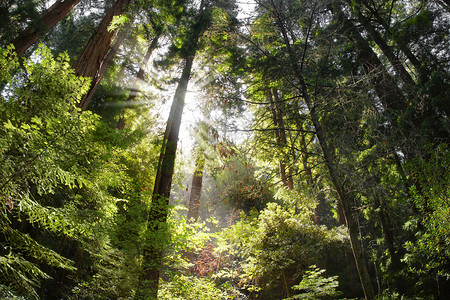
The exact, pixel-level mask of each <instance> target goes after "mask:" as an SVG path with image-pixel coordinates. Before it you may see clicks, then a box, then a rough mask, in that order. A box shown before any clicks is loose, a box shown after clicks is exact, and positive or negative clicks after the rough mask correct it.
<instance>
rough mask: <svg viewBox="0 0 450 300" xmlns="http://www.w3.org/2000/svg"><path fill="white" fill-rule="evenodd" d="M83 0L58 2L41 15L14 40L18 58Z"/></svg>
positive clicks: (58, 0) (60, 0) (59, 0)
mask: <svg viewBox="0 0 450 300" xmlns="http://www.w3.org/2000/svg"><path fill="white" fill-rule="evenodd" d="M80 1H81V0H65V1H64V0H57V1H56V2H55V3H54V4H53V5H52V6H50V8H49V9H47V10H46V11H45V12H44V13H43V14H41V18H40V20H38V21H37V22H35V23H33V24H31V25H30V26H28V27H27V28H26V29H25V30H24V31H22V32H21V33H19V36H18V37H16V38H15V39H14V42H13V44H14V47H15V50H16V53H17V55H18V56H22V55H23V53H24V52H25V51H26V50H27V49H28V48H29V47H30V46H31V45H33V44H34V43H36V41H38V40H39V39H40V38H41V36H42V35H43V34H44V33H45V32H46V31H47V30H49V29H50V28H52V27H53V26H55V25H56V24H57V23H58V22H59V21H61V19H63V18H64V17H65V16H66V15H67V14H68V13H69V12H70V11H71V10H72V8H73V7H74V6H75V5H77V4H78V3H79V2H80Z"/></svg>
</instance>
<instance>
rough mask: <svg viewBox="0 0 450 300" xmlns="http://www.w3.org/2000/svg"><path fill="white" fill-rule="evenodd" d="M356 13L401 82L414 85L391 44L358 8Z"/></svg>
mask: <svg viewBox="0 0 450 300" xmlns="http://www.w3.org/2000/svg"><path fill="white" fill-rule="evenodd" d="M350 3H351V1H350ZM356 15H357V17H358V20H359V21H360V22H361V24H362V25H363V26H364V28H365V29H366V30H367V32H368V33H369V34H370V36H371V37H372V39H373V40H374V41H375V43H377V45H378V47H380V49H381V51H382V52H383V54H384V55H385V56H386V58H387V59H388V60H389V62H390V63H391V65H392V67H393V68H394V70H395V72H396V73H397V75H398V76H399V77H400V79H401V80H402V81H403V83H405V84H407V85H408V86H415V84H416V83H415V82H414V79H413V78H412V77H411V75H410V74H409V73H408V71H406V69H405V67H404V66H403V64H402V62H401V61H400V60H399V58H398V57H397V56H396V55H395V53H394V51H393V50H392V48H391V46H389V45H388V44H387V42H386V40H385V39H384V38H383V37H382V36H381V35H380V33H379V32H378V31H377V30H376V29H375V28H374V27H373V26H372V24H371V23H370V21H369V20H368V19H367V18H366V17H365V16H364V15H363V14H362V13H361V10H360V9H358V10H357V11H356Z"/></svg>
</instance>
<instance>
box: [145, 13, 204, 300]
mask: <svg viewBox="0 0 450 300" xmlns="http://www.w3.org/2000/svg"><path fill="white" fill-rule="evenodd" d="M207 14H208V11H207V10H206V9H205V7H203V5H202V6H201V7H200V10H199V15H198V17H197V20H196V22H195V23H194V24H193V25H192V28H191V34H190V35H188V39H187V40H186V41H185V45H184V47H183V49H182V50H183V53H184V56H185V57H184V67H183V72H182V74H181V77H180V79H179V81H178V86H177V89H176V91H175V95H174V99H173V102H172V107H171V110H170V113H169V118H168V121H167V125H166V131H165V133H164V140H163V144H162V147H161V154H160V158H159V165H158V170H157V174H156V179H155V186H154V188H153V195H152V203H151V207H150V210H149V213H148V218H147V219H148V225H147V226H148V228H147V232H148V233H149V234H150V235H158V236H159V237H161V238H163V237H164V231H165V225H166V221H167V216H168V209H169V197H170V189H171V185H172V176H173V171H174V165H175V155H176V151H177V145H178V135H179V132H180V125H181V116H182V113H183V108H184V99H185V96H186V91H187V86H188V83H189V79H190V76H191V70H192V64H193V61H194V57H195V52H196V51H197V45H198V40H199V38H200V36H201V35H202V33H203V31H204V30H205V29H206V27H207V25H208V22H209V21H208V16H207ZM163 250H164V249H163V243H162V241H160V242H159V243H154V242H153V243H148V242H147V243H146V244H145V248H144V253H143V262H142V277H141V280H140V287H139V289H138V291H137V293H136V299H156V298H157V295H158V285H159V274H160V268H161V264H162V255H163Z"/></svg>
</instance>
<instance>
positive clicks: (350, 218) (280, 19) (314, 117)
mask: <svg viewBox="0 0 450 300" xmlns="http://www.w3.org/2000/svg"><path fill="white" fill-rule="evenodd" d="M270 4H271V5H270V12H271V13H272V15H273V18H274V21H275V24H276V25H277V28H278V30H279V31H280V34H281V35H282V39H283V42H284V45H285V46H286V50H287V54H288V57H289V60H290V63H291V65H292V69H293V73H294V75H295V77H296V79H297V80H298V85H297V86H296V87H297V89H298V90H299V92H300V93H301V95H302V97H303V99H304V101H305V103H306V106H307V108H308V111H309V116H310V118H311V121H312V124H313V126H314V129H315V132H316V136H317V139H318V141H319V144H320V147H321V149H322V153H323V157H324V161H325V165H326V167H327V169H328V173H329V176H330V179H331V182H332V183H333V186H334V188H335V189H336V192H337V194H338V196H339V200H340V204H341V206H342V209H343V212H344V216H345V219H346V223H347V227H348V231H349V235H350V242H351V246H352V250H353V255H354V258H355V263H356V266H357V269H358V274H359V278H360V280H361V285H362V288H363V290H364V294H365V297H366V299H374V297H375V293H374V290H373V287H372V284H371V280H370V275H369V272H368V268H367V264H366V259H365V255H364V251H363V249H362V248H361V241H360V240H359V237H358V236H359V230H358V223H357V220H356V218H355V216H354V214H353V211H352V206H353V205H354V203H355V198H354V197H355V195H354V193H353V192H352V188H351V187H350V186H348V185H347V184H344V182H343V181H342V179H341V176H340V174H339V170H338V168H337V165H336V159H335V157H334V155H333V152H332V151H331V148H330V147H329V145H328V141H327V138H326V136H325V133H324V132H323V129H322V124H321V122H320V118H319V115H318V113H317V110H316V106H315V105H314V103H313V100H312V98H311V96H310V91H309V89H308V86H307V84H306V81H305V78H304V75H303V71H302V65H303V63H304V61H301V62H299V61H298V56H297V55H296V54H295V52H294V50H293V49H292V46H291V43H290V40H289V35H288V31H287V30H286V25H285V22H284V20H285V17H284V14H283V12H281V11H280V10H279V8H278V6H277V5H276V4H275V3H274V2H273V1H271V2H270Z"/></svg>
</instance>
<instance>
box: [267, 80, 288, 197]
mask: <svg viewBox="0 0 450 300" xmlns="http://www.w3.org/2000/svg"><path fill="white" fill-rule="evenodd" d="M268 95H269V97H268V98H269V101H270V104H271V111H272V118H273V123H274V125H275V127H276V131H275V135H276V139H277V143H278V146H279V147H282V148H286V146H287V139H286V130H285V127H284V119H283V111H282V109H281V105H280V98H279V96H278V91H277V89H276V88H272V89H271V90H269V91H268ZM284 151H285V150H283V158H281V159H280V161H279V167H280V178H281V182H283V184H284V186H286V187H287V188H288V189H290V190H292V189H293V188H294V184H293V180H292V172H291V171H290V170H289V174H290V175H286V162H285V160H286V159H285V156H286V153H284Z"/></svg>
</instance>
